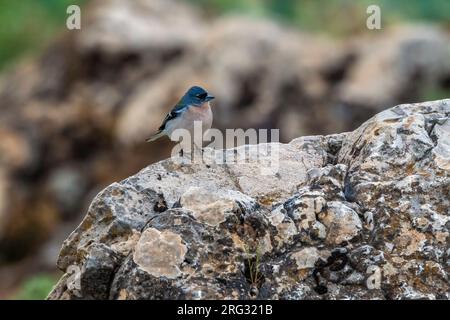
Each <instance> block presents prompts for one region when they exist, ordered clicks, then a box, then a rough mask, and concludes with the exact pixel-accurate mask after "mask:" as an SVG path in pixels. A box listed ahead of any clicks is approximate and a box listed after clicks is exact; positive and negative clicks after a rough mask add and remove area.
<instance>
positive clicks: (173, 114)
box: [159, 102, 188, 131]
mask: <svg viewBox="0 0 450 320" xmlns="http://www.w3.org/2000/svg"><path fill="white" fill-rule="evenodd" d="M187 108H188V105H186V104H184V103H181V102H179V103H178V104H176V105H175V107H173V109H172V110H171V111H170V112H169V113H168V114H167V116H166V117H165V118H164V121H163V122H162V124H161V126H160V127H159V131H163V130H164V129H165V128H166V124H167V122H169V121H170V120H173V119H175V118H177V117H179V116H180V115H181V114H182V113H183V112H184V111H185V110H186V109H187Z"/></svg>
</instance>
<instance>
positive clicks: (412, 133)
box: [49, 100, 450, 299]
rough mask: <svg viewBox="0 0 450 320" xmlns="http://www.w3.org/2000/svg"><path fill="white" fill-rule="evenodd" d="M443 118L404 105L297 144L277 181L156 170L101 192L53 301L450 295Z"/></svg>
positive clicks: (288, 149) (449, 178) (236, 173)
mask: <svg viewBox="0 0 450 320" xmlns="http://www.w3.org/2000/svg"><path fill="white" fill-rule="evenodd" d="M449 117H450V100H441V101H433V102H424V103H417V104H408V105H399V106H396V107H394V108H391V109H388V110H386V111H383V112H381V113H380V114H378V115H376V116H374V117H373V118H371V119H369V120H368V121H366V122H365V123H364V124H362V125H361V126H360V127H359V128H358V129H356V130H355V131H353V132H349V133H343V134H337V135H330V136H315V137H302V138H297V139H294V140H293V141H292V142H290V143H289V144H280V162H279V166H280V174H278V175H273V176H263V175H261V173H260V171H259V170H258V164H257V163H253V162H251V161H250V162H248V163H246V164H245V165H244V166H239V165H238V164H235V163H233V164H227V163H224V164H214V163H209V164H208V165H205V164H202V163H193V164H191V165H180V164H179V163H178V162H177V161H176V159H167V160H164V161H161V162H158V163H155V164H152V165H150V166H148V167H147V168H145V169H143V170H142V171H140V172H139V173H137V174H136V175H134V176H132V177H129V178H128V179H125V180H123V181H121V182H118V183H114V184H112V185H110V186H109V187H107V188H106V189H105V190H103V191H102V192H100V193H99V194H98V195H97V196H96V198H95V199H94V200H93V202H92V204H91V206H90V208H89V210H88V213H87V215H86V217H85V218H84V220H83V222H82V223H81V224H80V225H79V227H78V228H77V229H76V230H75V231H74V232H73V233H72V234H71V235H70V236H69V238H68V239H67V240H66V241H65V242H64V244H63V247H62V249H61V253H60V257H59V260H58V266H59V268H60V269H61V270H62V271H64V272H65V274H64V275H63V277H62V278H61V280H60V282H59V283H58V285H57V286H56V287H55V288H54V290H53V292H52V293H51V294H50V295H49V299H79V298H83V299H106V298H109V299H252V298H258V299H417V298H425V299H449V298H450V293H449V292H450V286H449V275H450V262H449V261H450V249H449V247H450V236H449V234H450V202H449V201H450V172H449V165H450V157H449V154H450V144H449V140H448V139H449V136H450V131H449V128H450V127H449V123H450V120H449ZM247 149H248V151H249V152H250V153H255V152H258V151H257V150H258V149H257V148H253V147H249V148H247ZM226 152H229V150H227V151H226ZM230 152H233V151H232V150H231V151H230ZM73 266H75V267H77V268H78V269H79V270H80V274H79V279H80V286H81V287H79V288H77V287H76V286H74V284H73V278H70V274H69V271H70V270H72V269H73Z"/></svg>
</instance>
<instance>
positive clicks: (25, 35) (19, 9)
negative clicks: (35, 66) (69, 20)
mask: <svg viewBox="0 0 450 320" xmlns="http://www.w3.org/2000/svg"><path fill="white" fill-rule="evenodd" d="M83 2H85V0H19V1H17V0H2V1H0V70H1V69H3V68H4V67H5V66H6V65H7V64H9V63H11V62H13V61H15V60H16V59H18V58H20V57H21V56H22V55H23V54H26V53H33V52H34V51H36V50H39V49H40V48H43V47H44V46H45V45H46V44H47V43H48V41H50V40H51V39H52V38H53V37H54V36H55V35H56V34H57V33H58V32H59V31H60V30H61V26H62V25H63V24H64V23H65V19H66V17H67V14H66V9H67V7H68V6H69V5H71V4H82V3H83Z"/></svg>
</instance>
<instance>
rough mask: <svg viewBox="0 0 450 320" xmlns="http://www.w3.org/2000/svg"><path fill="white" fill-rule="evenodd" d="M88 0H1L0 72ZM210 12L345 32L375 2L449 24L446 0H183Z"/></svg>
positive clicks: (390, 13)
mask: <svg viewBox="0 0 450 320" xmlns="http://www.w3.org/2000/svg"><path fill="white" fill-rule="evenodd" d="M86 1H88V0H20V1H17V0H2V1H0V26H1V27H0V48H1V50H0V70H1V69H3V68H4V67H5V66H6V65H7V64H10V63H11V62H13V61H15V60H17V59H18V58H20V57H21V56H23V54H26V53H33V52H35V51H36V50H39V49H40V48H42V47H43V46H45V44H47V43H48V41H49V40H50V39H52V37H54V36H55V34H57V32H58V31H59V30H61V26H62V25H63V24H64V21H65V19H66V17H67V14H66V8H67V6H68V5H70V4H78V5H82V4H83V3H85V2H86ZM185 1H187V2H191V3H193V4H196V5H198V6H200V7H202V8H204V9H205V10H206V11H207V12H209V13H211V14H221V13H235V12H240V13H243V14H247V15H256V16H269V17H271V18H276V19H278V20H280V21H282V22H286V23H289V24H293V25H296V26H298V27H300V28H302V29H305V30H313V31H319V32H325V33H328V34H331V35H335V36H336V35H337V36H345V35H348V34H349V33H357V32H364V31H366V30H365V28H364V26H365V19H366V18H367V14H366V8H367V6H368V5H370V4H377V5H379V6H380V7H381V10H382V19H383V23H393V22H396V21H428V22H439V23H440V22H442V23H448V20H449V12H450V1H448V0H415V1H409V0H396V1H390V0H360V1H354V0H283V1H279V0H245V1H242V0H185Z"/></svg>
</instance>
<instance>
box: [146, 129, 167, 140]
mask: <svg viewBox="0 0 450 320" xmlns="http://www.w3.org/2000/svg"><path fill="white" fill-rule="evenodd" d="M163 135H164V132H163V131H157V132H156V133H154V134H153V135H152V136H151V137H150V138H148V139H147V140H145V141H146V142H151V141H155V140H157V139H159V138H161V137H162V136H163Z"/></svg>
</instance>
